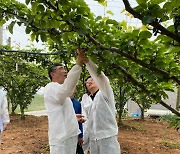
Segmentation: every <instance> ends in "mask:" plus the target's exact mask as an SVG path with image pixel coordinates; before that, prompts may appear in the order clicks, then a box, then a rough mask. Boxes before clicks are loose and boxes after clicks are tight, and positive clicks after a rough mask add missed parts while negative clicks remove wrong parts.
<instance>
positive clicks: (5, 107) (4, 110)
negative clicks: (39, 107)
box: [1, 95, 10, 124]
mask: <svg viewBox="0 0 180 154" xmlns="http://www.w3.org/2000/svg"><path fill="white" fill-rule="evenodd" d="M1 111H2V122H3V123H4V124H7V123H9V122H10V119H9V113H8V103H7V98H6V96H5V95H4V96H3V100H2V106H1Z"/></svg>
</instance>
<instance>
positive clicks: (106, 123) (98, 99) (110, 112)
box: [84, 60, 120, 154]
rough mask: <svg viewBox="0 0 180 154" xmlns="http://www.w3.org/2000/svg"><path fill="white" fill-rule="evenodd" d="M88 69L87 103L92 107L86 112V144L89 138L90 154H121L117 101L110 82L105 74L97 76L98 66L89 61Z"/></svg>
mask: <svg viewBox="0 0 180 154" xmlns="http://www.w3.org/2000/svg"><path fill="white" fill-rule="evenodd" d="M86 67H87V69H88V71H89V73H90V75H91V76H90V77H88V78H87V79H86V88H87V89H88V91H89V92H90V95H89V96H88V97H87V98H86V99H87V100H86V101H89V103H88V104H91V107H89V110H88V111H86V112H87V113H86V114H87V118H88V124H87V129H86V131H85V132H84V142H85V144H86V142H87V141H86V139H87V138H89V144H90V154H120V145H119V143H118V140H117V134H118V126H117V123H116V119H115V100H114V94H113V91H112V88H111V86H110V83H109V80H108V78H107V77H106V76H105V75H104V73H103V72H101V73H100V74H97V66H96V65H95V64H94V63H93V62H92V61H90V60H89V61H88V62H87V63H86Z"/></svg>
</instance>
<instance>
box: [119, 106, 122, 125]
mask: <svg viewBox="0 0 180 154" xmlns="http://www.w3.org/2000/svg"><path fill="white" fill-rule="evenodd" d="M122 113H123V110H122V109H120V110H119V112H118V126H120V125H122V123H123V122H122Z"/></svg>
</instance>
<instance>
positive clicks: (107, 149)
mask: <svg viewBox="0 0 180 154" xmlns="http://www.w3.org/2000/svg"><path fill="white" fill-rule="evenodd" d="M120 153H121V151H120V145H119V142H118V140H117V136H112V137H109V138H104V139H100V140H90V154H120Z"/></svg>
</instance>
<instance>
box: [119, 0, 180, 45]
mask: <svg viewBox="0 0 180 154" xmlns="http://www.w3.org/2000/svg"><path fill="white" fill-rule="evenodd" d="M122 1H123V3H124V6H125V9H126V11H128V12H129V13H131V14H132V15H133V16H134V17H135V18H138V19H140V20H141V21H142V19H143V16H142V15H141V14H139V13H138V12H136V11H135V10H134V9H133V8H132V7H131V6H130V4H129V1H128V0H122ZM149 24H150V25H151V26H153V27H154V28H155V29H157V30H160V31H161V34H164V35H166V36H169V37H170V38H172V39H174V40H176V41H177V42H178V43H180V36H179V35H178V34H175V33H173V32H171V31H169V30H167V29H166V28H165V27H163V26H162V25H161V24H159V22H158V21H157V20H155V21H153V22H151V23H149Z"/></svg>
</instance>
